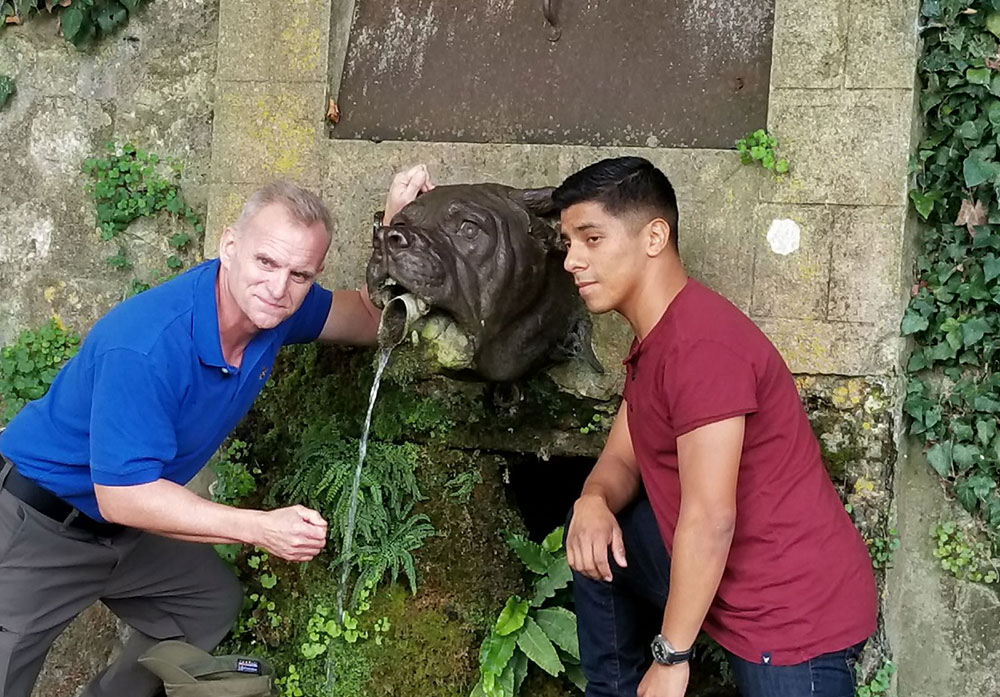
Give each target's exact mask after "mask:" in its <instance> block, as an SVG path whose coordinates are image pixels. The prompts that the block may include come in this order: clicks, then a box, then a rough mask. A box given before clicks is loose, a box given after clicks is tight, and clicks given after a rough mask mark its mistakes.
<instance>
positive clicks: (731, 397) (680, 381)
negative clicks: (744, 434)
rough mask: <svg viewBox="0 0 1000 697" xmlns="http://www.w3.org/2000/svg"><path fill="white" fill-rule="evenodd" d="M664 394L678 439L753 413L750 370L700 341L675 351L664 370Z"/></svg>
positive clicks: (735, 356)
mask: <svg viewBox="0 0 1000 697" xmlns="http://www.w3.org/2000/svg"><path fill="white" fill-rule="evenodd" d="M664 392H665V394H666V397H667V407H668V408H669V410H670V418H671V421H672V422H673V426H674V432H675V433H676V435H678V436H680V435H683V434H685V433H688V432H689V431H693V430H694V429H696V428H700V427H701V426H705V425H707V424H710V423H715V422H716V421H722V420H724V419H729V418H732V417H734V416H740V415H742V414H751V413H753V412H755V411H757V377H756V374H755V373H754V370H753V366H752V365H751V364H750V362H749V361H748V360H747V359H745V358H744V357H742V356H740V355H738V354H737V353H736V352H735V351H734V350H733V349H731V348H729V347H728V346H725V345H723V344H720V343H718V342H715V341H706V340H701V341H697V342H694V343H692V344H689V345H687V346H685V347H683V348H678V350H677V351H676V353H674V354H673V355H672V356H671V357H670V359H669V360H668V361H667V363H666V365H665V366H664Z"/></svg>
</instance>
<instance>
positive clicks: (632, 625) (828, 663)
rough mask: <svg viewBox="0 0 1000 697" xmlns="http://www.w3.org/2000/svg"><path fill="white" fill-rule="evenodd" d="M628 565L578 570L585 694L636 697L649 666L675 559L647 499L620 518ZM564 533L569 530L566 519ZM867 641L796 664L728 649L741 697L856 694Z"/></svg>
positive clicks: (575, 590) (576, 591)
mask: <svg viewBox="0 0 1000 697" xmlns="http://www.w3.org/2000/svg"><path fill="white" fill-rule="evenodd" d="M618 524H619V525H620V526H621V529H622V537H623V539H624V541H625V555H626V558H627V560H628V566H627V567H625V568H622V567H620V566H618V564H616V563H615V560H614V557H612V556H611V555H610V554H609V555H608V559H609V562H610V564H611V572H612V576H613V577H614V578H613V580H612V581H611V582H610V583H608V582H606V581H593V580H591V579H589V578H587V577H586V576H582V575H580V574H578V573H576V572H575V571H574V572H573V597H574V600H575V602H576V615H577V628H578V633H579V636H580V659H581V660H580V662H581V664H582V667H583V672H584V675H586V676H587V693H586V697H635V695H636V691H637V690H638V689H639V682H640V681H641V680H642V677H643V675H645V673H646V670H647V669H648V668H649V666H650V664H651V662H652V655H651V654H650V651H649V644H650V642H651V641H652V639H653V637H654V636H656V635H657V634H658V633H659V631H660V625H661V623H662V621H663V608H664V607H665V606H666V603H667V590H668V587H669V584H670V558H669V557H668V556H667V553H666V550H665V548H664V546H663V540H662V538H661V537H660V530H659V528H658V527H657V525H656V519H655V518H654V517H653V509H652V508H651V507H650V505H649V501H648V500H646V499H640V500H638V501H636V502H635V503H633V504H632V505H630V506H629V507H627V508H626V509H624V510H622V511H621V512H620V513H619V514H618ZM566 529H567V530H569V524H568V521H567V525H566ZM863 646H864V642H861V643H860V644H858V645H857V646H852V647H850V648H848V649H845V650H843V651H835V652H833V653H827V654H823V655H822V656H817V657H815V658H813V659H811V660H809V661H806V662H804V663H799V664H798V665H794V666H773V665H766V664H763V663H751V662H750V661H745V660H743V659H742V658H739V657H737V656H734V655H733V654H731V653H729V652H728V651H727V652H726V655H727V657H728V658H729V664H730V666H731V667H732V669H733V675H734V677H735V678H736V684H737V686H738V687H739V689H740V694H741V695H743V697H854V683H855V675H854V663H855V662H856V661H857V658H858V654H860V653H861V649H862V647H863Z"/></svg>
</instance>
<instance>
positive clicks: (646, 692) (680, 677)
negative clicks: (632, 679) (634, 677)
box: [636, 662, 691, 697]
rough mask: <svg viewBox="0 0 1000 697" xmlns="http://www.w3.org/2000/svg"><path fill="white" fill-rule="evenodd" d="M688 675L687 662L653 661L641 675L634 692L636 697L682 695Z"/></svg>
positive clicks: (685, 689)
mask: <svg viewBox="0 0 1000 697" xmlns="http://www.w3.org/2000/svg"><path fill="white" fill-rule="evenodd" d="M690 675H691V667H690V666H689V665H688V664H687V662H684V663H678V664H677V665H674V666H664V665H660V664H659V663H653V665H651V666H650V667H649V670H647V671H646V674H645V675H644V676H643V677H642V682H640V683H639V689H638V691H637V692H636V694H637V695H638V697H684V693H685V692H687V685H688V678H689V677H690Z"/></svg>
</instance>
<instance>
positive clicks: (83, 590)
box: [0, 166, 432, 697]
mask: <svg viewBox="0 0 1000 697" xmlns="http://www.w3.org/2000/svg"><path fill="white" fill-rule="evenodd" d="M431 186H432V184H431V182H430V179H429V177H428V175H427V170H426V168H424V167H423V166H418V167H415V168H413V169H411V170H409V171H407V172H403V173H400V174H398V175H397V176H396V178H395V179H394V180H393V184H392V186H391V187H390V190H389V195H388V198H387V201H386V214H387V215H388V216H389V217H391V216H392V215H393V214H394V213H395V212H396V211H398V210H399V209H400V208H402V207H403V206H404V205H405V204H406V203H408V202H409V201H411V200H413V198H415V197H416V195H417V194H418V193H419V192H420V191H426V190H427V189H429V188H430V187H431ZM330 229H331V225H330V218H329V213H328V212H327V210H326V208H325V207H324V205H323V204H322V202H321V201H320V200H319V199H318V198H317V197H316V196H315V195H313V194H311V193H310V192H308V191H306V190H305V189H302V188H300V187H298V186H296V185H294V184H291V183H288V182H275V183H272V184H270V185H268V186H266V187H264V188H263V189H261V190H260V191H257V192H256V193H255V194H253V196H251V198H250V199H249V201H248V202H247V204H246V206H244V209H243V212H242V214H241V216H240V218H239V220H238V221H237V222H236V223H235V224H234V225H232V226H231V227H228V228H226V230H225V232H224V233H223V235H222V238H221V241H220V244H219V258H218V259H212V260H210V261H206V262H205V263H203V264H201V265H199V266H197V267H196V268H194V269H191V270H190V271H188V272H187V273H185V274H183V275H181V276H179V277H177V278H176V279H174V280H172V281H169V282H167V283H164V284H162V285H160V286H158V287H156V288H153V289H152V290H149V291H146V292H145V293H142V294H140V295H138V296H136V297H134V298H131V299H129V300H127V301H125V302H123V303H121V304H120V305H118V306H117V307H115V308H113V309H112V310H111V311H110V312H109V313H108V314H107V315H105V316H104V317H102V318H101V319H100V320H99V321H98V322H97V323H96V324H95V325H94V327H93V328H92V329H91V331H90V332H89V334H88V335H87V338H86V340H85V341H84V342H83V345H82V347H81V348H80V351H79V353H78V354H77V355H76V356H74V357H73V358H72V359H71V360H70V361H69V362H68V363H67V364H66V365H65V366H64V368H63V369H62V371H61V372H60V373H59V375H58V376H57V377H56V379H55V380H54V381H53V383H52V387H51V389H50V390H49V392H48V394H46V395H45V396H44V397H43V398H41V399H39V400H37V401H35V402H32V403H31V404H29V405H27V406H26V407H25V408H24V409H23V410H22V411H21V412H20V413H19V414H18V415H17V416H16V417H15V418H14V419H13V420H12V421H11V423H10V424H9V426H8V428H7V430H6V431H4V432H3V433H2V434H0V454H2V456H3V461H2V465H3V466H2V469H0V486H2V489H0V697H28V695H29V694H30V692H31V689H32V686H33V685H34V683H35V680H36V678H37V675H38V672H39V670H40V669H41V666H42V663H43V661H44V658H45V655H46V653H47V652H48V649H49V647H50V646H51V644H52V641H53V640H54V639H55V638H56V636H57V635H58V634H59V633H60V632H61V631H62V630H63V629H64V628H65V627H66V625H67V624H69V622H70V621H71V620H72V619H73V618H74V617H75V616H76V615H77V614H78V613H80V612H81V611H82V610H84V609H85V608H87V607H88V606H89V605H91V604H92V603H93V602H95V601H96V600H101V601H102V602H104V603H105V605H107V606H108V607H109V608H110V609H111V610H112V611H113V612H115V613H116V614H117V615H118V616H119V617H121V618H122V619H123V620H125V621H126V622H127V623H128V624H129V625H130V626H131V627H132V628H133V630H134V631H133V633H132V637H131V639H130V640H129V642H128V643H127V644H126V646H125V648H124V650H123V652H122V654H121V656H120V657H119V658H118V660H117V661H115V663H113V664H112V665H111V666H109V667H108V668H107V669H106V670H104V671H103V672H102V673H101V674H100V675H99V676H97V677H96V678H95V679H94V680H93V681H92V682H91V683H90V685H89V686H88V687H87V689H86V691H85V693H84V694H85V695H87V697H99V696H108V697H111V696H114V697H126V696H127V697H148V696H150V695H153V694H156V692H157V691H158V690H159V682H158V680H157V679H156V678H154V677H153V675H152V674H151V673H149V672H147V671H146V670H145V669H144V668H142V667H141V666H139V664H138V663H137V662H136V659H137V658H138V657H139V656H140V655H141V654H142V653H143V652H144V651H145V650H146V649H147V648H149V647H150V646H152V645H153V644H154V643H156V642H158V641H160V640H162V639H168V638H183V639H185V640H187V641H188V642H190V643H192V644H195V645H197V646H199V647H201V648H203V649H206V650H211V649H213V648H214V647H215V646H216V644H218V642H219V641H220V640H221V639H222V638H223V637H224V636H225V634H226V633H227V632H228V631H229V628H230V626H231V625H232V622H233V620H234V619H235V617H236V615H237V613H238V612H239V609H240V606H241V604H242V592H241V589H240V587H239V583H238V582H237V581H236V579H235V578H234V577H233V575H232V574H231V573H230V572H229V570H228V569H227V568H226V567H225V565H224V564H222V563H221V561H220V560H219V558H218V557H217V556H216V555H215V552H214V550H213V549H212V547H210V546H209V545H207V544H192V543H231V542H239V543H245V544H250V545H256V546H258V547H262V548H264V549H266V550H267V551H268V552H270V553H271V554H273V555H275V556H277V557H281V558H282V559H287V560H290V561H307V560H309V559H312V558H313V557H314V556H315V555H316V554H317V553H319V551H320V550H321V549H322V548H323V546H324V544H325V542H326V521H324V520H323V518H322V517H321V516H320V515H319V514H318V513H317V512H315V511H312V510H309V509H307V508H304V507H302V506H291V507H288V508H281V509H277V510H272V511H259V510H248V509H239V508H233V507H229V506H223V505H219V504H216V503H213V502H211V501H207V500H205V499H203V498H201V497H199V496H197V495H196V494H194V493H192V492H191V491H189V490H188V489H186V488H184V485H185V484H186V483H187V482H189V481H190V480H191V478H192V477H194V475H195V474H196V473H197V472H198V471H199V470H200V469H201V468H202V466H204V464H205V463H206V462H207V461H208V459H209V458H210V457H211V455H212V454H213V453H214V452H215V450H216V449H217V448H218V447H219V445H220V444H221V443H222V441H223V440H224V439H225V438H226V436H227V435H228V434H229V432H230V431H231V430H232V429H233V427H234V426H235V425H236V424H237V423H238V422H239V421H240V419H242V418H243V416H244V415H245V414H246V413H247V411H248V410H249V408H250V406H251V404H252V403H253V400H254V398H255V397H256V396H257V394H258V393H259V392H260V390H261V388H262V387H263V386H264V383H265V382H266V381H267V377H268V375H269V374H270V371H271V367H272V365H273V362H274V358H275V355H276V354H277V352H278V349H279V348H280V347H281V346H283V345H284V344H291V343H301V342H307V341H312V340H315V339H320V340H323V341H328V342H335V343H346V344H360V345H370V344H373V343H375V337H376V329H377V325H378V317H379V313H378V310H377V309H376V308H375V307H374V306H373V305H372V304H371V302H370V301H369V300H368V297H367V293H366V292H365V291H364V289H362V291H336V292H335V293H331V292H330V291H328V290H326V289H324V288H322V287H320V286H319V285H317V284H315V283H314V281H315V278H316V276H317V275H318V274H319V273H320V272H321V271H322V269H323V259H324V257H325V255H326V252H327V249H328V248H329V244H330Z"/></svg>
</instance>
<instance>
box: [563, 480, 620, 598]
mask: <svg viewBox="0 0 1000 697" xmlns="http://www.w3.org/2000/svg"><path fill="white" fill-rule="evenodd" d="M608 547H610V548H611V553H612V554H614V556H615V561H616V562H618V566H622V567H624V566H628V564H626V562H625V543H624V542H623V541H622V529H621V527H619V525H618V520H617V519H616V518H615V514H614V513H612V512H611V509H610V508H608V504H607V503H606V502H605V500H604V498H602V497H601V496H594V495H587V494H584V495H583V496H581V497H580V498H578V499H577V500H576V503H575V504H573V519H572V520H571V521H570V524H569V534H568V535H567V536H566V561H567V562H569V566H570V568H571V569H573V570H574V571H578V572H579V573H581V574H583V575H584V576H586V577H587V578H592V579H594V580H595V581H600V580H604V581H610V580H611V565H610V564H609V563H608Z"/></svg>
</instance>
